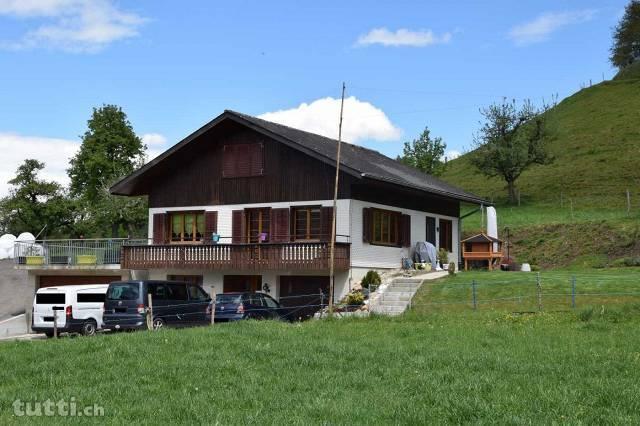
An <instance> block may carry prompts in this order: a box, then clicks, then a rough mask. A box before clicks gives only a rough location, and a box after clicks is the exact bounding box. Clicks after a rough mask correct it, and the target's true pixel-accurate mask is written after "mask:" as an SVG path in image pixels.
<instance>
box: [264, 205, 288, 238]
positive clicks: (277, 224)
mask: <svg viewBox="0 0 640 426" xmlns="http://www.w3.org/2000/svg"><path fill="white" fill-rule="evenodd" d="M269 240H270V241H271V242H274V243H285V242H288V241H289V209H286V208H285V209H271V235H270V236H269Z"/></svg>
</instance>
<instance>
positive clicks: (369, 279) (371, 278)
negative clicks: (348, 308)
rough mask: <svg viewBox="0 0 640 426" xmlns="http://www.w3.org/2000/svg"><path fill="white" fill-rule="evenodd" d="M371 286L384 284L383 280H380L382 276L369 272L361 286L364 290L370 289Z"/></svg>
mask: <svg viewBox="0 0 640 426" xmlns="http://www.w3.org/2000/svg"><path fill="white" fill-rule="evenodd" d="M371 284H373V285H380V284H382V280H381V279H380V274H378V273H377V272H376V271H369V272H367V275H365V276H364V278H363V279H362V281H361V282H360V285H361V286H362V288H369V286H370V285H371Z"/></svg>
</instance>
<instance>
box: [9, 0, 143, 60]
mask: <svg viewBox="0 0 640 426" xmlns="http://www.w3.org/2000/svg"><path fill="white" fill-rule="evenodd" d="M0 15H5V16H9V17H14V18H19V19H22V20H25V19H34V20H36V19H37V20H39V21H40V20H44V21H45V23H43V24H41V25H40V26H38V27H36V28H35V29H33V30H30V31H28V32H27V33H26V34H24V36H23V37H22V38H21V39H20V40H18V41H13V42H4V43H2V46H3V47H4V48H7V49H15V50H17V49H29V48H38V47H50V48H56V49H61V50H66V51H71V52H96V51H99V50H101V49H103V48H104V47H105V46H107V45H108V44H110V43H112V42H114V41H118V40H122V39H126V38H130V37H135V36H137V35H138V29H139V27H140V26H141V25H142V24H144V23H145V22H146V19H145V18H142V17H141V16H139V15H136V14H134V13H128V12H123V11H121V10H119V9H118V8H117V7H116V5H115V4H114V2H113V0H0Z"/></svg>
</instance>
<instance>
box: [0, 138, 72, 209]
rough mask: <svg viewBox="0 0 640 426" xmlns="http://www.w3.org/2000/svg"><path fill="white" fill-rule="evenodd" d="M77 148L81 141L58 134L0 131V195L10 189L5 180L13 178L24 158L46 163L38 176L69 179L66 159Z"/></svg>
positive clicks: (64, 183)
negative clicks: (25, 134)
mask: <svg viewBox="0 0 640 426" xmlns="http://www.w3.org/2000/svg"><path fill="white" fill-rule="evenodd" d="M79 148H80V143H79V142H75V141H71V140H67V139H57V138H47V137H38V136H21V135H18V134H15V133H0V152H2V167H0V197H3V196H5V195H7V194H8V193H9V188H10V187H11V186H10V185H9V184H8V181H9V180H11V179H13V178H14V177H15V174H16V170H17V169H18V166H20V165H21V164H22V162H23V161H24V160H26V159H27V158H33V159H36V160H39V161H42V162H43V163H45V168H44V170H42V172H40V176H41V177H42V178H44V179H46V180H54V181H56V182H60V183H61V184H63V185H66V184H68V183H69V178H68V177H67V171H66V170H67V168H68V167H69V160H70V159H71V157H73V156H74V155H75V153H76V152H77V151H78V149H79Z"/></svg>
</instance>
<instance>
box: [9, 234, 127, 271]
mask: <svg viewBox="0 0 640 426" xmlns="http://www.w3.org/2000/svg"><path fill="white" fill-rule="evenodd" d="M125 241H127V240H126V239H124V238H110V239H75V240H41V241H16V242H15V244H14V247H13V252H14V261H15V263H16V264H17V265H18V267H19V268H25V269H39V268H51V269H55V268H69V267H77V268H79V269H82V268H87V267H94V268H101V269H110V268H114V269H116V268H119V267H120V256H121V250H122V246H123V244H124V242H125Z"/></svg>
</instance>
